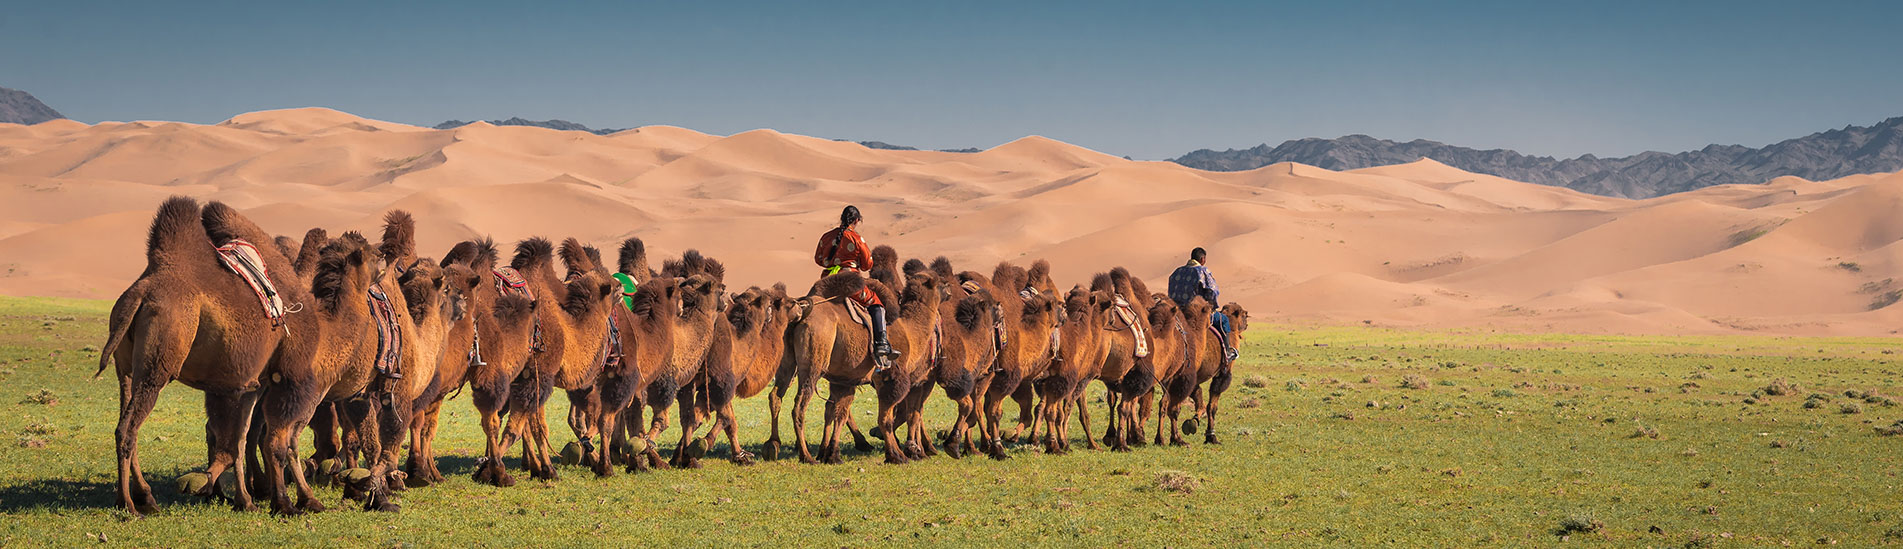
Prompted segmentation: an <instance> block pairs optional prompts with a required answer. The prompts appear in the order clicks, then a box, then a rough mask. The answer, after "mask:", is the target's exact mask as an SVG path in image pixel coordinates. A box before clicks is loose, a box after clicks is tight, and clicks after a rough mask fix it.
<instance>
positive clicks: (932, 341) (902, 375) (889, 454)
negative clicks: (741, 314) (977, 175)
mask: <svg viewBox="0 0 1903 549" xmlns="http://www.w3.org/2000/svg"><path fill="white" fill-rule="evenodd" d="M875 264H877V263H876V260H875ZM889 265H890V264H889V263H887V264H878V267H875V269H874V271H875V273H874V275H873V276H874V278H889V277H896V276H897V275H894V274H890V273H889V271H890V270H891V268H890V267H889ZM878 271H887V272H878ZM943 300H944V297H943V294H942V293H941V292H940V291H939V284H938V279H937V277H934V276H931V275H929V274H914V275H912V276H910V277H907V280H906V283H905V291H904V292H902V293H901V294H899V300H898V301H897V303H898V304H899V306H898V316H897V318H896V319H895V320H894V321H893V322H892V324H891V326H890V327H889V330H888V333H889V334H890V337H891V342H892V347H893V348H894V349H898V350H899V353H900V354H899V357H898V358H897V359H896V360H893V361H892V366H891V367H890V368H887V369H886V370H885V371H883V372H877V373H870V372H868V373H869V374H870V375H869V376H867V377H866V378H865V380H866V381H869V382H871V383H872V384H873V388H874V390H875V393H876V395H877V398H878V405H879V406H878V407H879V412H878V416H877V417H878V418H879V430H880V433H879V435H880V437H881V438H883V439H885V462H886V463H891V464H899V463H905V462H907V461H911V459H910V458H908V457H906V453H907V450H906V449H905V448H904V447H902V446H900V445H899V443H898V433H897V429H898V423H899V419H900V415H901V413H902V412H905V413H906V414H905V415H906V416H907V417H909V416H910V413H909V412H910V410H901V407H902V406H903V405H904V404H905V403H906V401H907V397H909V396H912V391H913V390H915V389H924V390H925V391H929V390H930V389H929V387H925V386H924V384H925V383H926V382H927V381H929V380H930V376H931V375H932V374H933V369H934V368H935V367H936V365H937V364H936V363H937V358H938V355H937V354H936V353H935V352H934V347H939V348H942V345H943V343H942V341H939V340H941V337H940V336H939V335H938V334H939V333H940V332H942V330H943V329H944V325H943V324H941V323H940V322H939V319H940V318H942V316H941V315H942V311H940V309H939V305H940V304H941V303H943ZM973 302H974V303H977V304H980V305H984V304H985V303H984V302H983V301H982V300H975V299H974V300H973ZM885 303H892V302H885ZM827 380H828V382H829V383H830V388H829V393H830V395H829V400H835V401H843V402H844V404H841V403H840V402H829V403H828V404H829V406H831V408H830V409H829V410H828V412H829V413H828V416H829V418H830V419H829V424H828V425H827V431H829V432H832V433H834V435H833V437H832V439H833V440H834V441H837V438H838V436H837V432H838V426H835V425H832V423H844V420H843V419H840V416H841V415H850V409H851V408H850V406H851V399H852V396H851V394H850V393H851V392H853V391H854V389H856V387H857V385H848V383H849V382H848V383H842V382H841V381H842V378H838V377H836V376H828V377H827ZM923 396H924V395H923V394H921V395H920V398H921V399H922V398H923ZM965 411H967V412H968V411H969V410H965ZM911 425H913V426H914V427H915V428H916V429H917V431H916V432H919V433H922V432H923V428H922V426H919V425H918V423H916V422H913V423H911ZM917 442H918V439H917V438H914V439H913V443H914V444H916V443H917ZM825 451H826V450H824V449H822V452H825ZM917 453H918V454H920V455H922V454H923V451H922V450H919V451H917ZM831 456H832V457H833V458H835V459H836V458H837V455H836V450H835V453H834V454H832V455H831Z"/></svg>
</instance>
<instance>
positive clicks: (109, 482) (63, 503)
mask: <svg viewBox="0 0 1903 549" xmlns="http://www.w3.org/2000/svg"><path fill="white" fill-rule="evenodd" d="M187 472H190V471H188V470H184V469H180V470H176V471H169V472H164V473H147V474H146V478H145V480H146V482H147V483H149V484H151V485H152V495H153V497H155V498H157V499H158V500H159V506H160V507H171V506H174V505H190V504H203V503H205V501H206V500H205V499H204V498H200V497H196V496H189V495H185V494H180V493H178V485H177V483H176V481H175V480H174V479H176V478H178V477H179V475H183V474H185V473H187ZM118 487H119V483H118V481H117V480H116V479H110V478H107V479H99V480H73V479H64V478H55V479H35V480H29V481H26V482H21V483H17V484H9V485H6V486H0V514H10V513H21V512H30V511H47V510H54V511H86V510H94V511H111V510H117V509H118V508H119V488H118Z"/></svg>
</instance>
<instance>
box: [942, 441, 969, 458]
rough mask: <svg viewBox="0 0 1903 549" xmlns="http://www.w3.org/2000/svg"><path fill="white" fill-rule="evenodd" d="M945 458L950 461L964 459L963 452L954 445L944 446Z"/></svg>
mask: <svg viewBox="0 0 1903 549" xmlns="http://www.w3.org/2000/svg"><path fill="white" fill-rule="evenodd" d="M945 456H946V457H949V458H952V459H965V450H964V449H962V448H959V447H958V445H956V444H947V445H945Z"/></svg>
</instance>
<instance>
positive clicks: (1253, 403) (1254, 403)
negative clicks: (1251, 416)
mask: <svg viewBox="0 0 1903 549" xmlns="http://www.w3.org/2000/svg"><path fill="white" fill-rule="evenodd" d="M1261 405H1262V401H1260V400H1256V399H1255V398H1254V397H1251V398H1245V399H1242V402H1237V403H1236V407H1237V408H1255V407H1259V406H1261Z"/></svg>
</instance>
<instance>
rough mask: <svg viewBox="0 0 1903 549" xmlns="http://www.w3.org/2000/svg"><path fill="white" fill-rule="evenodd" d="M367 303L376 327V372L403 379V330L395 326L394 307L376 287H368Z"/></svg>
mask: <svg viewBox="0 0 1903 549" xmlns="http://www.w3.org/2000/svg"><path fill="white" fill-rule="evenodd" d="M369 301H370V318H371V320H373V321H374V323H375V324H376V325H377V372H378V373H381V374H383V375H385V376H388V377H389V378H390V379H403V330H402V328H401V327H400V326H398V325H397V318H396V307H394V306H392V305H390V297H389V296H387V295H384V293H383V290H381V289H378V288H377V287H376V286H371V287H370V297H369Z"/></svg>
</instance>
